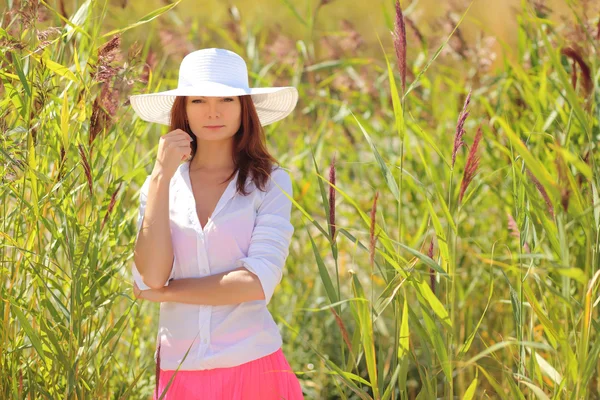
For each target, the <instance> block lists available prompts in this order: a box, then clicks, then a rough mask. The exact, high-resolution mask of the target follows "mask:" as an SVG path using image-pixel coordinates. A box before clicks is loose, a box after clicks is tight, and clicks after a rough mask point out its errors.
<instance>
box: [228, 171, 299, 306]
mask: <svg viewBox="0 0 600 400" xmlns="http://www.w3.org/2000/svg"><path fill="white" fill-rule="evenodd" d="M284 192H285V193H287V195H289V196H290V197H292V195H293V193H292V181H291V179H290V175H289V174H288V173H287V172H286V171H285V170H284V169H281V168H277V169H275V170H274V171H273V172H272V173H271V179H269V181H268V184H267V190H266V194H265V197H264V199H263V200H262V202H261V204H260V205H259V207H258V210H257V214H256V221H255V223H254V230H253V231H252V237H251V240H250V246H249V248H248V256H247V257H244V258H240V259H239V260H237V261H236V264H235V265H236V266H237V267H245V268H247V269H248V270H249V271H250V272H252V273H253V274H254V275H256V276H257V277H258V279H259V281H260V283H261V285H262V289H263V292H264V294H265V302H266V304H269V302H270V301H271V297H273V292H274V291H275V287H276V286H277V285H278V284H279V282H281V278H282V276H283V267H284V265H285V260H286V259H287V256H288V254H289V248H290V242H291V240H292V235H293V233H294V226H293V225H292V224H291V222H290V214H291V210H292V201H291V200H290V199H289V198H288V197H287V196H286V194H285V193H284Z"/></svg>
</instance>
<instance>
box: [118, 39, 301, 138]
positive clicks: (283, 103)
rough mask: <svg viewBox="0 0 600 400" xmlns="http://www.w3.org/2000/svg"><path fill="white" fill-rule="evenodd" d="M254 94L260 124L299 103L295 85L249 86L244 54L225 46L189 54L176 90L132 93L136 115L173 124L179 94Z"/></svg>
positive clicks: (131, 100) (285, 113)
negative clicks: (174, 104) (175, 103)
mask: <svg viewBox="0 0 600 400" xmlns="http://www.w3.org/2000/svg"><path fill="white" fill-rule="evenodd" d="M242 95H251V97H252V101H253V103H254V106H255V108H256V112H257V113H258V118H259V120H260V124H261V125H263V126H265V125H268V124H271V123H273V122H276V121H279V120H280V119H283V118H285V117H286V116H288V115H289V114H290V113H291V112H292V110H293V109H294V107H296V103H297V102H298V90H297V89H296V88H295V87H293V86H280V87H263V88H250V87H248V69H247V67H246V62H245V61H244V59H243V58H242V57H240V56H239V55H237V54H236V53H234V52H233V51H230V50H226V49H217V48H208V49H201V50H196V51H193V52H191V53H189V54H187V55H186V56H185V57H184V58H183V60H182V61H181V65H180V66H179V82H178V85H177V89H173V90H167V91H164V92H156V93H150V94H138V95H132V96H129V101H130V102H131V106H132V107H133V109H134V110H135V112H136V113H137V115H138V116H139V117H140V118H141V119H143V120H144V121H148V122H157V123H159V124H164V125H170V122H171V107H172V106H173V103H174V102H175V97H176V96H207V97H208V96H218V97H226V96H242Z"/></svg>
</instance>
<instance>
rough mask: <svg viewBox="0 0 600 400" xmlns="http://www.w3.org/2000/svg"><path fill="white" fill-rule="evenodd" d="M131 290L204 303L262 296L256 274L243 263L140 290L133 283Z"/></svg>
mask: <svg viewBox="0 0 600 400" xmlns="http://www.w3.org/2000/svg"><path fill="white" fill-rule="evenodd" d="M134 294H135V295H136V297H137V298H141V299H144V300H148V301H153V302H158V303H162V302H167V301H168V302H176V303H186V304H200V305H207V306H222V305H228V304H239V303H243V302H246V301H253V300H264V299H265V296H264V293H263V289H262V286H261V284H260V281H259V279H258V277H257V276H256V275H254V274H253V273H252V272H250V271H248V270H247V269H246V268H244V267H240V268H236V269H234V270H232V271H228V272H223V273H220V274H216V275H211V276H205V277H202V278H184V279H174V280H172V281H170V282H169V286H165V287H161V288H158V289H151V290H143V291H141V292H140V290H139V288H138V287H137V285H136V286H135V287H134Z"/></svg>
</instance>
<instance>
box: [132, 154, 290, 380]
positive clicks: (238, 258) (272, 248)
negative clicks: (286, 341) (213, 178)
mask: <svg viewBox="0 0 600 400" xmlns="http://www.w3.org/2000/svg"><path fill="white" fill-rule="evenodd" d="M189 163H190V162H189V161H186V162H184V163H182V164H181V165H180V166H179V168H178V169H177V171H176V172H175V174H174V176H173V178H172V179H171V181H170V186H169V218H170V227H171V239H172V243H173V252H174V262H173V268H172V270H171V276H170V277H169V279H183V278H199V277H205V276H209V275H214V274H219V273H222V272H226V271H231V270H233V269H236V268H239V267H241V266H244V267H246V268H247V269H248V270H249V271H251V272H253V273H254V274H256V275H257V276H258V278H259V280H260V283H261V284H262V288H263V290H264V292H265V298H266V300H255V301H247V302H243V303H239V304H231V305H222V306H210V305H199V304H198V305H195V304H194V305H193V304H185V303H176V302H163V303H160V318H159V328H158V337H157V340H159V341H160V344H161V349H160V363H161V369H164V370H174V369H177V367H178V365H179V363H181V362H182V361H183V358H184V356H185V354H186V352H187V351H188V349H189V350H190V351H189V353H188V354H187V357H186V358H185V361H183V363H182V364H181V367H180V370H203V369H210V368H224V367H232V366H236V365H240V364H243V363H245V362H248V361H252V360H255V359H257V358H260V357H263V356H266V355H269V354H271V353H273V352H275V351H277V350H278V349H279V348H280V347H281V345H282V338H281V335H280V332H279V328H278V326H277V325H276V323H275V321H274V320H273V317H272V315H271V313H270V312H269V310H268V309H267V304H268V303H269V301H270V300H271V297H272V296H273V291H274V290H275V287H276V286H277V285H278V284H279V282H280V281H281V277H282V272H283V267H284V265H285V260H286V258H287V256H288V254H289V245H290V241H291V238H292V234H293V233H294V227H293V225H292V224H291V223H290V213H291V207H292V202H291V200H290V199H289V198H288V197H287V196H286V195H285V194H284V193H283V191H285V192H286V193H287V194H288V195H289V196H290V197H292V182H291V179H290V175H289V174H288V172H286V171H285V170H284V169H282V168H281V167H274V169H273V170H272V172H271V176H270V178H269V179H268V180H267V185H266V191H265V192H263V191H261V190H259V189H258V188H256V187H255V186H254V182H252V180H251V179H250V177H248V179H247V180H246V188H247V189H248V190H249V191H250V194H249V195H248V196H243V195H242V194H240V193H236V182H237V177H238V172H236V174H235V177H234V178H233V179H232V180H231V181H230V182H229V185H228V186H227V188H226V189H225V191H224V192H223V195H222V196H221V198H220V199H219V201H218V203H217V206H216V208H215V210H214V211H213V213H212V215H211V216H210V218H209V219H208V221H207V223H206V226H205V227H204V229H202V227H201V225H200V221H199V220H198V215H197V213H196V201H195V199H194V195H193V192H192V185H191V183H190V176H189ZM149 184H150V176H148V177H147V178H146V181H145V182H144V184H143V186H142V189H141V194H140V207H139V214H138V222H137V230H138V233H137V234H138V235H139V231H140V228H141V226H142V221H143V218H144V211H145V207H146V201H147V197H148V187H149ZM136 240H137V237H136ZM132 272H133V277H134V280H135V282H136V283H137V284H138V286H139V287H140V289H142V290H144V289H149V287H148V286H147V285H145V284H144V282H143V281H142V279H141V276H140V274H139V271H138V270H137V268H136V266H135V263H133V268H132ZM166 285H168V282H167V284H166Z"/></svg>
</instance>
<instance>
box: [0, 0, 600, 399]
mask: <svg viewBox="0 0 600 400" xmlns="http://www.w3.org/2000/svg"><path fill="white" fill-rule="evenodd" d="M200 3H201V2H191V1H190V0H184V1H182V0H175V1H169V0H164V1H155V0H153V1H148V2H133V1H127V0H86V1H83V0H71V1H62V0H57V1H45V0H40V1H17V0H8V1H7V2H6V3H5V6H4V9H3V10H2V12H3V14H2V19H1V20H0V21H1V24H0V132H1V140H0V177H1V180H0V202H1V203H2V205H1V207H0V210H1V214H0V225H1V227H0V238H1V242H0V260H1V263H0V272H1V274H0V277H1V278H2V283H1V285H0V300H1V301H0V317H1V318H2V324H1V325H0V349H1V352H0V399H3V400H4V399H6V400H8V399H149V398H151V396H152V394H153V391H154V390H155V372H156V363H155V360H154V352H155V346H156V327H157V323H158V310H159V309H158V306H157V305H156V304H155V303H152V302H144V301H141V300H137V299H136V298H135V297H134V296H133V292H132V276H131V266H132V260H133V245H134V240H135V236H136V227H135V220H136V217H137V212H138V205H139V197H138V196H139V191H140V187H141V185H142V183H143V182H144V180H145V178H146V176H147V175H148V174H149V173H150V172H151V170H152V167H153V165H154V161H155V158H156V152H157V145H158V140H159V137H160V136H161V135H163V134H165V133H167V130H166V129H167V128H166V127H165V126H159V125H157V124H151V123H147V122H145V121H142V120H140V119H139V118H137V117H136V116H135V113H134V112H133V109H132V108H131V106H130V104H129V100H128V96H129V95H132V94H139V93H150V92H155V91H160V90H167V89H171V88H175V87H176V86H177V74H178V66H179V63H180V61H181V59H182V58H183V56H184V55H185V54H187V53H188V52H190V51H193V50H195V49H199V48H205V47H222V48H227V49H229V50H232V51H235V52H236V53H238V54H239V55H241V56H242V57H243V58H244V59H245V60H246V62H247V65H248V69H249V76H250V86H251V87H253V86H295V87H297V88H298V91H299V94H300V98H299V101H298V105H297V107H296V109H295V110H294V113H293V115H291V116H290V117H288V118H286V119H284V120H282V121H279V122H277V123H274V124H272V125H269V126H267V127H266V136H267V141H268V148H269V149H270V150H271V152H272V154H273V155H274V156H275V157H276V158H277V159H278V161H279V162H280V164H282V166H284V167H285V168H288V169H289V170H290V171H291V173H290V175H291V177H292V181H293V188H294V190H293V191H294V196H293V197H294V200H293V210H292V222H293V224H294V227H295V233H294V239H293V241H292V244H291V248H290V255H289V257H288V259H287V263H286V269H285V272H284V277H283V280H282V282H281V284H280V285H279V286H278V288H277V289H276V291H275V295H274V297H273V299H272V300H271V302H270V303H269V310H270V311H271V313H272V314H273V316H274V318H275V320H276V322H277V323H278V325H279V327H280V329H281V333H282V336H283V339H284V347H283V350H284V353H285V354H286V357H287V359H288V360H289V362H290V365H291V366H292V368H293V369H294V371H295V373H296V374H297V376H298V378H299V379H300V382H301V384H302V389H303V392H304V395H305V398H306V399H327V400H328V399H352V400H354V399H363V400H366V399H378V400H379V399H381V400H390V399H403V400H404V399H418V400H429V399H465V400H469V399H503V400H508V399H528V400H529V399H539V400H546V399H553V400H554V399H572V400H579V399H600V379H599V378H598V376H599V374H600V313H599V311H598V308H599V303H600V291H599V290H598V289H599V287H600V260H599V250H600V230H599V229H600V194H599V188H600V187H599V185H600V166H599V165H598V164H596V161H597V159H598V160H600V158H599V157H598V154H597V153H596V151H595V150H594V149H595V148H596V144H597V143H598V140H599V139H600V107H599V103H600V58H599V57H598V54H599V50H600V4H597V2H592V1H584V0H580V1H577V0H564V1H555V2H552V1H547V2H544V1H542V0H530V1H528V0H516V1H511V4H512V5H511V7H509V8H506V9H503V10H504V11H502V12H500V11H498V10H499V8H498V7H499V6H498V4H500V3H502V2H493V5H492V2H487V1H484V0H474V1H463V0H453V1H447V2H446V1H444V2H434V1H422V2H419V1H412V2H411V1H408V0H403V1H401V2H395V1H394V0H385V1H383V0H382V1H379V2H378V1H373V2H365V3H360V2H359V3H357V4H356V6H355V7H354V6H352V4H351V3H349V2H344V1H342V0H302V1H292V0H278V1H275V0H273V1H271V0H268V1H267V0H264V1H259V2H241V1H240V2H235V1H231V2H227V3H226V2H218V1H207V2H205V3H203V5H202V6H201V5H199V4H200ZM252 4H255V5H256V6H253V5H252ZM259 5H260V6H259ZM486 7H489V9H488V10H487V13H486ZM263 14H264V18H262V19H261V18H259V16H260V15H263ZM498 29H500V31H501V32H503V33H502V34H497V32H500V31H499V30H498ZM365 32H367V33H368V34H366V35H365ZM495 32H496V33H495Z"/></svg>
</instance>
